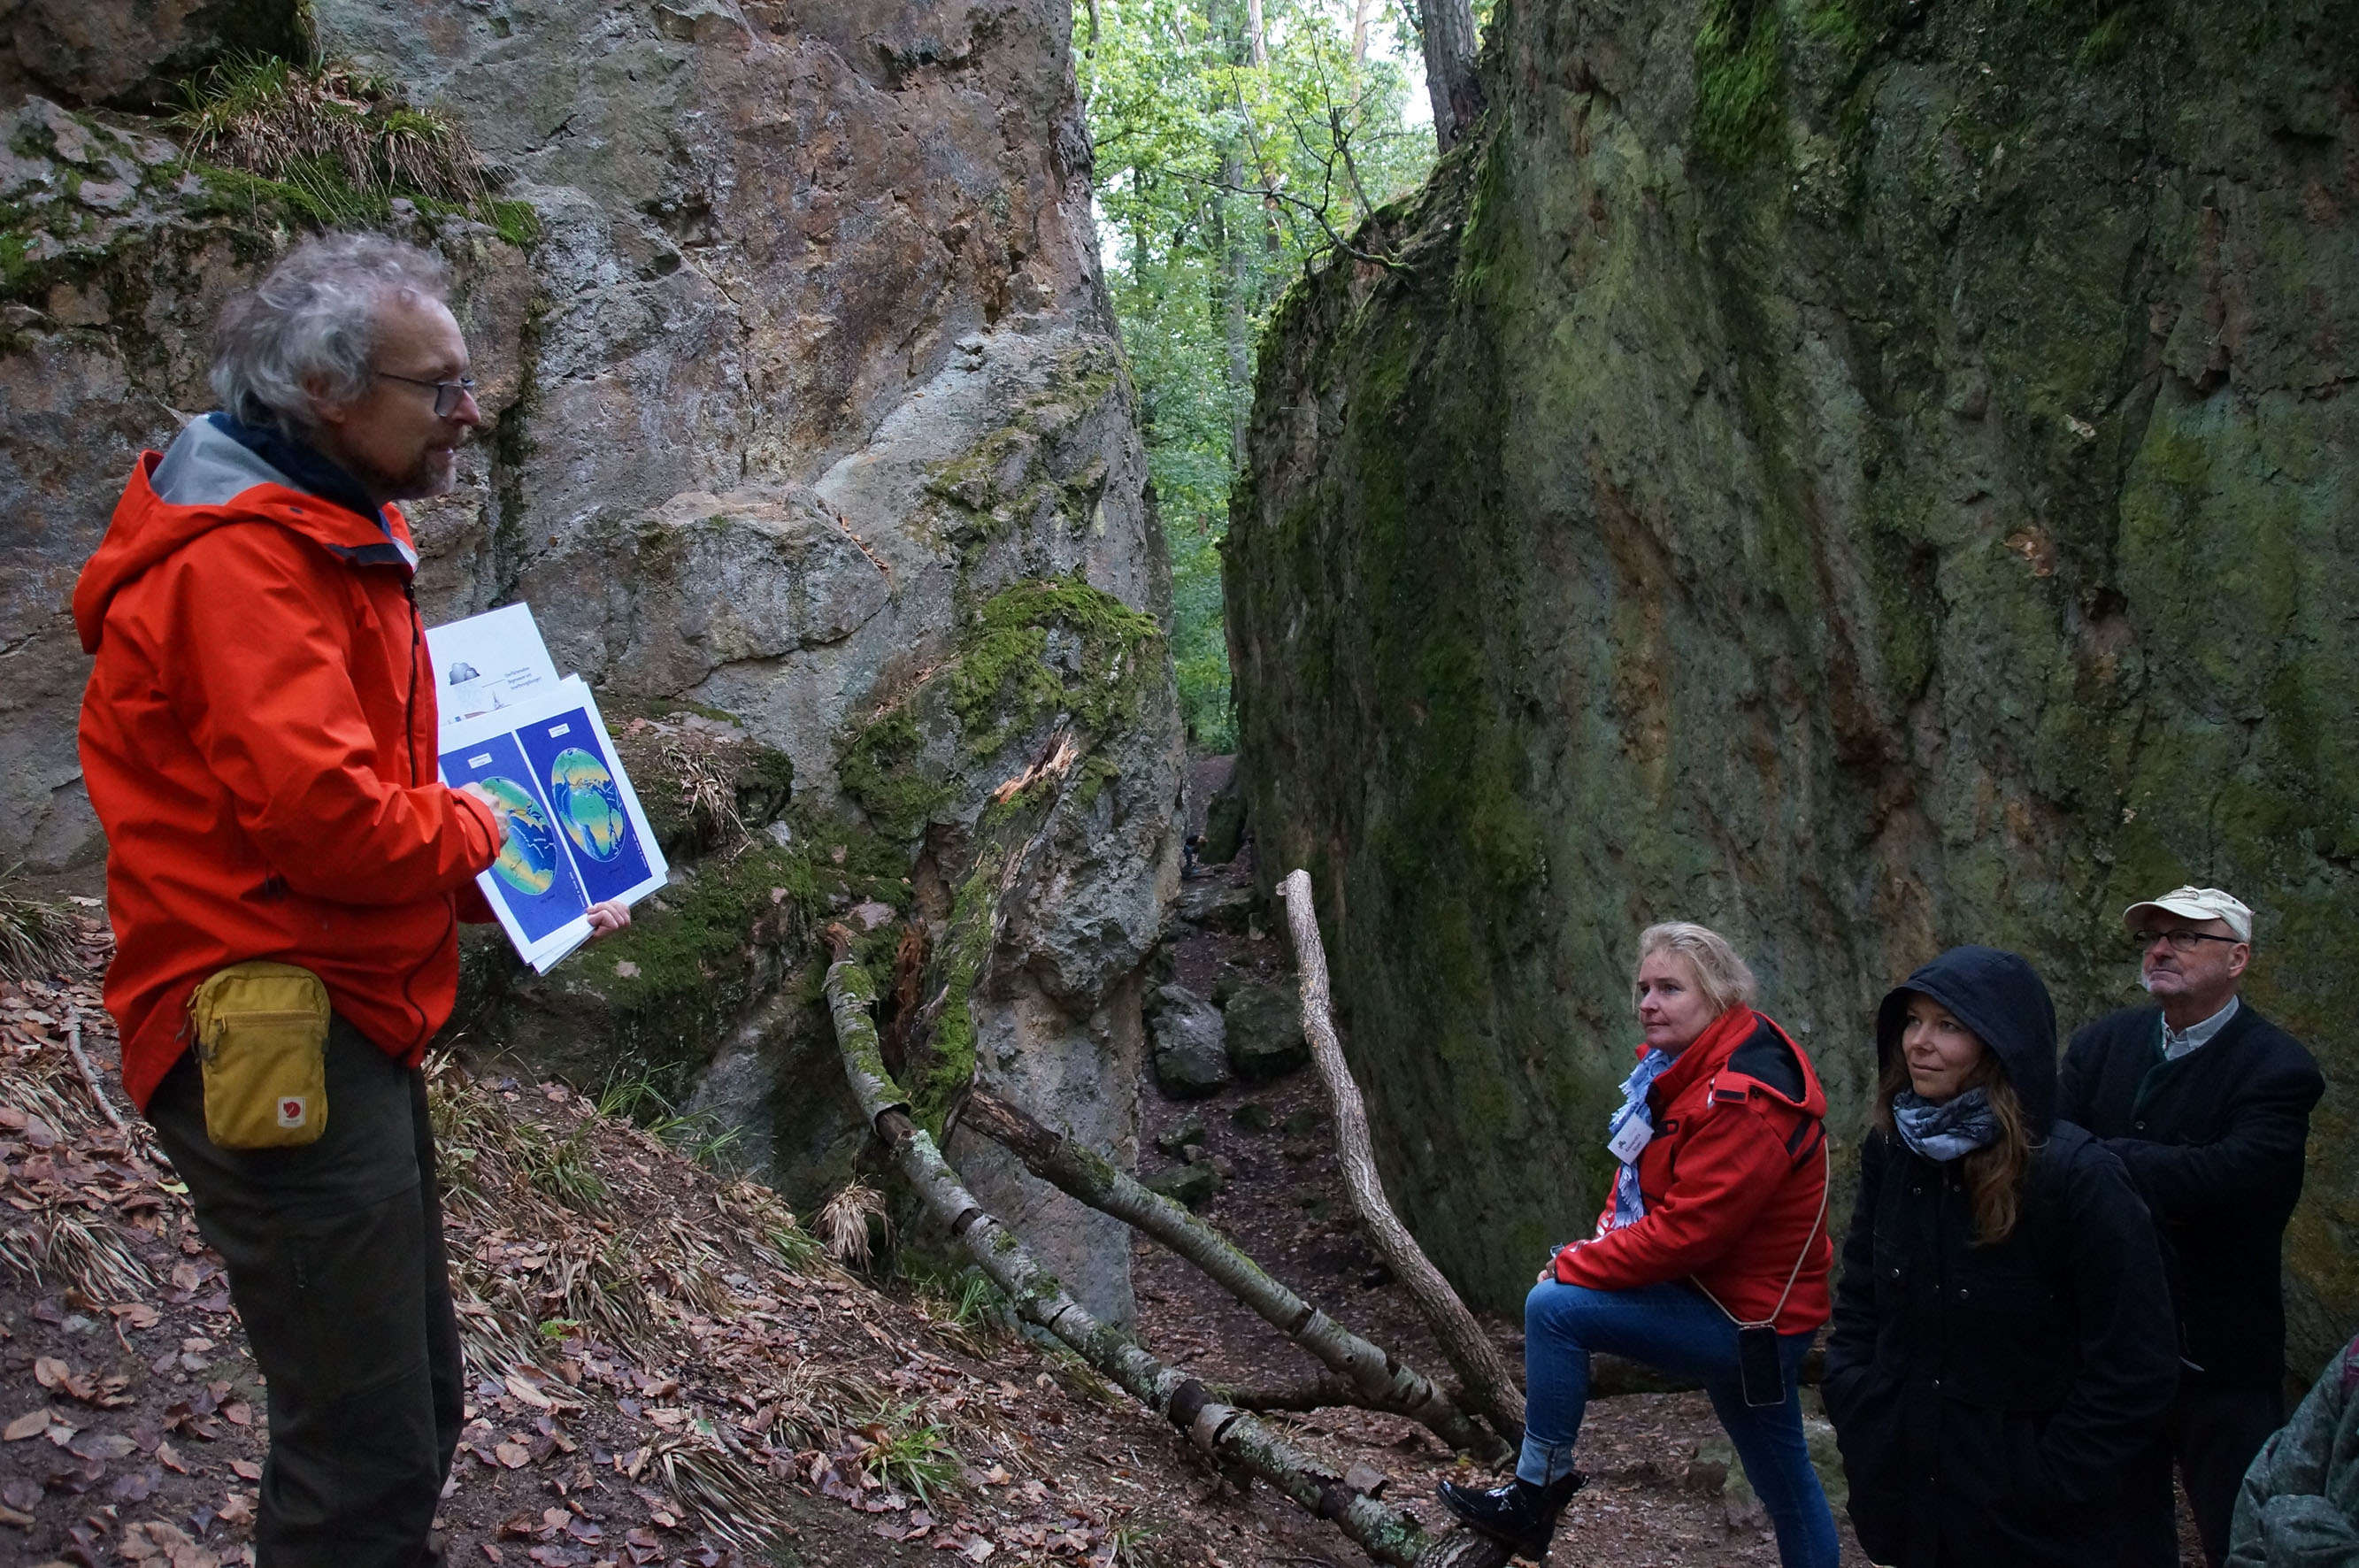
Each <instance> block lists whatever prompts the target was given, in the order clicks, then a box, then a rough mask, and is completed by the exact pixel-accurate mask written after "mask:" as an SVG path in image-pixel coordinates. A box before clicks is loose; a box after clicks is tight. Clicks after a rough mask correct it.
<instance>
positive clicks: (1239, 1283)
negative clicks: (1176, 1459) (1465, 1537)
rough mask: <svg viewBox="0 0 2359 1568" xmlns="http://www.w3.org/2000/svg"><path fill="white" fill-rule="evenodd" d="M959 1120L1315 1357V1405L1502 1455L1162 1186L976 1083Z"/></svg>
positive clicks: (1434, 1395) (1460, 1414)
mask: <svg viewBox="0 0 2359 1568" xmlns="http://www.w3.org/2000/svg"><path fill="white" fill-rule="evenodd" d="M959 1125H960V1126H961V1127H965V1128H967V1129H968V1130H969V1131H970V1132H979V1133H981V1134H983V1136H984V1137H985V1138H990V1139H992V1140H993V1141H994V1142H995V1143H997V1144H999V1145H1000V1146H1001V1147H1002V1148H1004V1149H1006V1150H1007V1151H1008V1152H1009V1153H1011V1154H1013V1155H1015V1156H1016V1159H1018V1160H1022V1161H1023V1162H1024V1168H1025V1169H1026V1170H1027V1171H1031V1172H1032V1174H1033V1175H1035V1176H1038V1177H1039V1178H1040V1179H1041V1180H1042V1181H1047V1182H1049V1183H1051V1184H1053V1185H1054V1186H1056V1187H1058V1188H1060V1189H1061V1190H1062V1191H1064V1192H1069V1193H1071V1194H1072V1195H1073V1196H1074V1197H1076V1198H1078V1199H1080V1200H1081V1201H1082V1203H1087V1204H1088V1205H1089V1206H1090V1207H1092V1208H1093V1209H1096V1210H1097V1211H1098V1212H1099V1213H1101V1214H1112V1215H1113V1216H1114V1218H1116V1219H1118V1220H1120V1221H1122V1222H1123V1223H1124V1224H1125V1225H1129V1226H1131V1227H1132V1228H1133V1229H1135V1230H1137V1231H1140V1232H1142V1233H1143V1234H1145V1235H1147V1236H1152V1237H1153V1238H1154V1239H1155V1240H1157V1241H1159V1242H1161V1243H1162V1244H1163V1245H1164V1246H1165V1247H1169V1248H1170V1249H1171V1250H1172V1251H1173V1252H1176V1253H1178V1254H1179V1255H1180V1257H1182V1258H1186V1259H1187V1260H1188V1261H1189V1262H1190V1263H1192V1264H1194V1265H1195V1266H1196V1267H1197V1268H1198V1269H1202V1270H1203V1271H1204V1273H1206V1274H1207V1275H1209V1276H1211V1278H1212V1280H1213V1281H1214V1282H1215V1283H1216V1284H1218V1285H1220V1286H1221V1288H1222V1289H1223V1290H1227V1291H1228V1292H1229V1294H1231V1295H1232V1296H1234V1297H1235V1298H1236V1299H1237V1300H1238V1301H1242V1302H1244V1303H1245V1305H1246V1306H1248V1307H1251V1308H1252V1309H1253V1310H1254V1311H1255V1312H1258V1313H1260V1314H1261V1317H1262V1320H1263V1321H1264V1322H1265V1323H1268V1324H1269V1325H1270V1326H1271V1327H1273V1328H1276V1329H1277V1330H1278V1331H1279V1332H1280V1333H1281V1334H1286V1335H1287V1336H1288V1338H1290V1339H1292V1340H1293V1341H1294V1342H1295V1343H1296V1344H1297V1345H1301V1346H1302V1347H1303V1348H1304V1349H1305V1350H1307V1351H1309V1352H1310V1354H1311V1355H1312V1356H1317V1357H1318V1358H1319V1360H1320V1361H1321V1362H1322V1363H1323V1364H1325V1365H1326V1366H1327V1367H1329V1368H1330V1369H1331V1370H1332V1372H1334V1373H1335V1374H1336V1377H1332V1378H1321V1379H1320V1381H1319V1385H1318V1386H1319V1387H1321V1388H1325V1389H1326V1390H1327V1391H1328V1393H1329V1395H1330V1396H1331V1397H1328V1398H1325V1399H1321V1401H1320V1403H1321V1404H1325V1405H1339V1404H1340V1405H1355V1406H1358V1407H1360V1408H1362V1409H1364V1410H1387V1411H1390V1412H1392V1413H1393V1414H1395V1415H1404V1416H1407V1417H1408V1418H1409V1419H1410V1420H1412V1421H1419V1422H1421V1423H1422V1424H1424V1425H1425V1426H1427V1427H1430V1428H1431V1429H1432V1431H1433V1433H1434V1435H1435V1436H1437V1437H1439V1438H1440V1439H1441V1441H1442V1442H1444V1443H1448V1444H1449V1445H1450V1446H1451V1447H1452V1448H1459V1449H1464V1450H1466V1451H1467V1452H1469V1453H1471V1454H1475V1455H1476V1456H1477V1457H1479V1458H1482V1459H1484V1460H1486V1461H1489V1462H1491V1463H1494V1464H1495V1463H1497V1462H1498V1461H1499V1460H1502V1459H1504V1458H1506V1452H1507V1451H1506V1445H1505V1444H1504V1443H1500V1442H1499V1440H1498V1439H1497V1438H1495V1437H1493V1436H1492V1435H1491V1434H1490V1433H1489V1432H1485V1431H1484V1430H1483V1429H1482V1428H1481V1427H1479V1426H1477V1425H1475V1424H1474V1423H1473V1421H1469V1420H1468V1419H1467V1418H1466V1414H1465V1412H1464V1411H1462V1410H1460V1409H1459V1408H1458V1407H1457V1405H1456V1404H1454V1403H1452V1402H1451V1399H1450V1396H1449V1395H1448V1394H1446V1393H1444V1392H1443V1391H1442V1390H1441V1388H1440V1386H1439V1385H1437V1384H1435V1383H1434V1382H1433V1381H1432V1379H1430V1378H1429V1377H1426V1376H1425V1375H1424V1374H1423V1373H1421V1372H1419V1371H1418V1370H1416V1369H1415V1368H1414V1367H1407V1366H1404V1365H1403V1364H1402V1363H1401V1361H1400V1360H1399V1358H1398V1357H1397V1356H1394V1355H1393V1354H1392V1353H1391V1352H1389V1351H1387V1350H1385V1349H1383V1348H1382V1347H1380V1346H1378V1345H1374V1344H1372V1343H1370V1342H1369V1341H1368V1340H1366V1339H1364V1338H1362V1337H1361V1336H1360V1335H1359V1334H1354V1333H1353V1332H1352V1331H1351V1330H1350V1329H1348V1328H1345V1327H1344V1326H1343V1324H1342V1323H1337V1322H1336V1321H1335V1320H1334V1319H1332V1318H1331V1317H1329V1316H1328V1315H1327V1314H1326V1313H1325V1312H1321V1311H1320V1310H1319V1309H1318V1308H1316V1307H1314V1306H1312V1305H1311V1304H1310V1302H1308V1301H1304V1300H1303V1299H1302V1298H1301V1297H1300V1296H1299V1295H1297V1294H1295V1293H1294V1291H1292V1290H1288V1288H1287V1287H1286V1286H1285V1285H1284V1284H1282V1283H1280V1282H1279V1281H1278V1280H1277V1279H1272V1278H1271V1277H1270V1276H1269V1274H1268V1273H1266V1271H1264V1269H1262V1267H1261V1265H1259V1264H1257V1263H1256V1262H1255V1261H1254V1260H1253V1259H1252V1258H1249V1257H1247V1256H1246V1255H1245V1252H1244V1251H1242V1250H1241V1249H1240V1248H1239V1247H1237V1246H1236V1244H1235V1243H1234V1242H1232V1241H1231V1240H1229V1238H1228V1237H1226V1236H1223V1235H1222V1234H1221V1233H1220V1232H1219V1231H1217V1230H1215V1229H1214V1228H1212V1226H1211V1225H1207V1224H1206V1223H1205V1222H1204V1221H1203V1220H1201V1219H1200V1218H1198V1217H1197V1216H1196V1215H1194V1214H1190V1213H1189V1212H1188V1210H1187V1209H1185V1208H1184V1207H1182V1206H1181V1205H1180V1204H1178V1203H1173V1202H1172V1201H1171V1200H1170V1199H1169V1198H1167V1197H1165V1196H1164V1195H1163V1194H1162V1193H1160V1192H1151V1191H1149V1190H1148V1189H1147V1188H1146V1187H1143V1186H1141V1185H1140V1184H1139V1183H1138V1182H1137V1181H1134V1180H1133V1179H1132V1178H1131V1177H1129V1176H1128V1175H1125V1173H1124V1172H1122V1171H1118V1170H1116V1169H1115V1168H1114V1166H1113V1165H1112V1164H1110V1163H1109V1162H1107V1161H1106V1160H1104V1159H1103V1158H1102V1157H1101V1156H1099V1155H1098V1154H1097V1152H1096V1151H1095V1150H1093V1149H1088V1148H1086V1147H1084V1146H1082V1144H1079V1143H1076V1142H1074V1141H1073V1140H1072V1139H1071V1138H1067V1137H1065V1136H1064V1135H1063V1134H1062V1133H1058V1132H1052V1131H1050V1130H1049V1128H1047V1127H1042V1126H1041V1125H1040V1124H1039V1123H1038V1122H1037V1121H1034V1120H1033V1119H1032V1118H1031V1117H1030V1116H1027V1115H1025V1114H1024V1112H1022V1111H1021V1110H1019V1109H1017V1108H1016V1106H1014V1105H1009V1104H1007V1102H1006V1101H1005V1100H1002V1099H999V1098H997V1097H996V1096H995V1095H993V1094H988V1093H986V1092H985V1091H984V1090H981V1089H977V1090H975V1091H974V1092H973V1093H972V1094H969V1095H968V1096H967V1100H966V1109H965V1110H964V1111H963V1112H962V1114H961V1116H960V1120H959ZM1228 1402H1230V1403H1234V1402H1235V1401H1234V1400H1231V1401H1228ZM1272 1408H1280V1407H1272ZM1282 1408H1286V1409H1293V1410H1314V1409H1317V1408H1319V1406H1318V1405H1289V1406H1286V1407H1282Z"/></svg>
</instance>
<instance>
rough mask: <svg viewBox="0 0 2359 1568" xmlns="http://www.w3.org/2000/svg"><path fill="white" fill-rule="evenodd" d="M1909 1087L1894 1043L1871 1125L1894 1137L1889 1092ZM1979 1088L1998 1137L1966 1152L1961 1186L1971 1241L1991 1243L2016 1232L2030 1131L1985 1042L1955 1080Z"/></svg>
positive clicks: (2018, 1098)
mask: <svg viewBox="0 0 2359 1568" xmlns="http://www.w3.org/2000/svg"><path fill="white" fill-rule="evenodd" d="M1907 1087H1908V1057H1907V1056H1906V1055H1905V1054H1903V1053H1902V1052H1901V1051H1899V1050H1898V1049H1897V1047H1896V1048H1895V1049H1894V1051H1893V1052H1892V1055H1891V1058H1890V1060H1888V1061H1887V1062H1885V1064H1884V1073H1883V1075H1882V1076H1881V1077H1880V1078H1878V1079H1877V1081H1876V1085H1875V1125H1876V1126H1877V1127H1880V1128H1881V1129H1883V1131H1884V1132H1885V1133H1886V1134H1887V1135H1888V1136H1890V1137H1893V1138H1897V1137H1899V1136H1900V1135H1899V1132H1898V1130H1897V1128H1896V1127H1894V1126H1893V1121H1892V1097H1893V1096H1894V1095H1895V1094H1899V1093H1900V1091H1901V1090H1903V1089H1906V1088H1907ZM1967 1089H1980V1090H1981V1091H1982V1092H1983V1097H1984V1099H1986V1100H1988V1101H1989V1102H1990V1108H1991V1114H1992V1115H1993V1116H1996V1117H1997V1118H1998V1137H1996V1138H1993V1139H1992V1140H1991V1141H1990V1142H1988V1143H1986V1144H1984V1146H1983V1147H1982V1148H1980V1149H1975V1150H1974V1151H1973V1153H1971V1154H1969V1155H1967V1156H1966V1157H1965V1160H1964V1161H1963V1162H1962V1167H1961V1169H1962V1171H1964V1173H1965V1178H1966V1191H1967V1192H1970V1193H1971V1194H1973V1205H1974V1245H1975V1246H1976V1247H1995V1246H1997V1245H1998V1244H1999V1243H2000V1242H2002V1241H2005V1240H2006V1238H2007V1237H2008V1236H2011V1235H2013V1234H2014V1232H2015V1222H2016V1217H2017V1214H2018V1213H2019V1212H2020V1209H2021V1205H2022V1199H2023V1179H2024V1176H2025V1174H2026V1173H2027V1172H2028V1171H2030V1169H2031V1130H2030V1128H2028V1127H2026V1126H2025V1125H2024V1121H2023V1100H2022V1097H2021V1096H2020V1095H2018V1094H2016V1092H2015V1083H2014V1082H2013V1081H2012V1080H2011V1079H2009V1078H2008V1077H2007V1075H2006V1068H2005V1067H2003V1066H2001V1065H2000V1064H1999V1060H1998V1053H1997V1052H1996V1051H1993V1050H1991V1048H1990V1047H1989V1046H1987V1045H1985V1046H1984V1047H1983V1059H1982V1060H1981V1061H1980V1062H1976V1063H1975V1064H1974V1070H1973V1073H1970V1074H1968V1075H1967V1078H1966V1081H1965V1083H1962V1084H1961V1085H1960V1091H1961V1092H1963V1091H1964V1090H1967Z"/></svg>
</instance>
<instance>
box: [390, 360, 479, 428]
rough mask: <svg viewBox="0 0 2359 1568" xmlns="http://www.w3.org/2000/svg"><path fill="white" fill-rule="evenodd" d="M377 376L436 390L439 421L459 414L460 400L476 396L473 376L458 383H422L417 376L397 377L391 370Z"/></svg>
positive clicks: (435, 405)
mask: <svg viewBox="0 0 2359 1568" xmlns="http://www.w3.org/2000/svg"><path fill="white" fill-rule="evenodd" d="M375 374H376V375H378V376H384V377H385V378H386V380H387V381H406V382H408V383H409V385H410V386H412V387H432V388H434V417H435V418H436V419H449V418H450V417H451V415H453V414H455V413H457V412H458V411H459V399H460V398H462V397H473V396H474V395H475V378H474V377H473V376H461V377H459V379H458V380H456V381H421V380H419V378H418V377H417V376H396V375H395V374H394V373H393V372H392V371H390V370H380V371H377V372H375Z"/></svg>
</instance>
